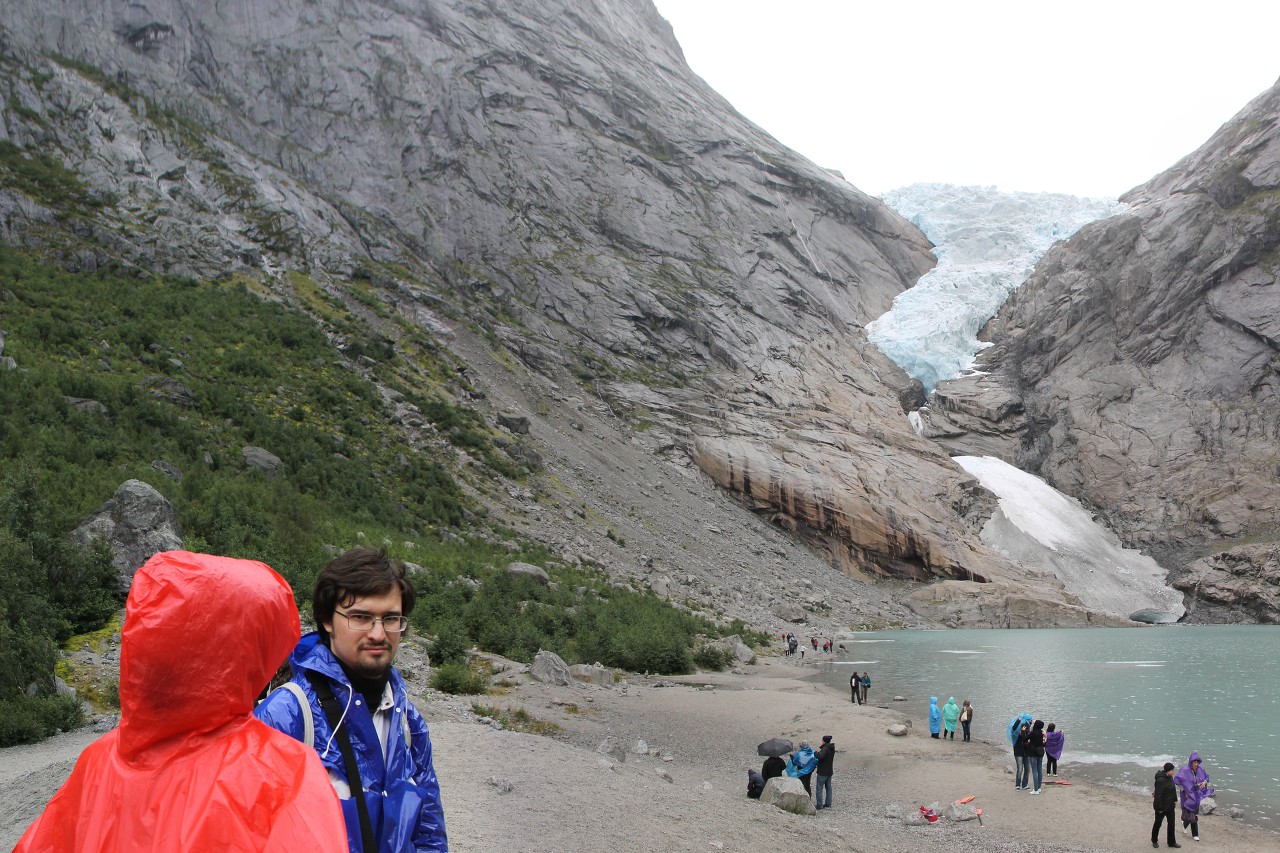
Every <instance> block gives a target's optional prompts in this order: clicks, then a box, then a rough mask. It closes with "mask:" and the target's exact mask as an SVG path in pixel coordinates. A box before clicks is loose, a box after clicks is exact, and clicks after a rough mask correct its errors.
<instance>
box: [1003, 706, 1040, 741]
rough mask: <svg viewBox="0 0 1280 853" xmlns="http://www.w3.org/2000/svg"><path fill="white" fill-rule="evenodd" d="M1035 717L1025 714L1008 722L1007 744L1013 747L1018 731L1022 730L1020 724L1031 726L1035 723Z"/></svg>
mask: <svg viewBox="0 0 1280 853" xmlns="http://www.w3.org/2000/svg"><path fill="white" fill-rule="evenodd" d="M1035 719H1036V718H1035V717H1033V716H1031V715H1030V714H1027V713H1022V714H1019V715H1018V716H1016V717H1014V718H1013V719H1012V720H1010V721H1009V744H1010V745H1011V746H1015V745H1017V743H1018V729H1020V728H1022V724H1023V723H1026V724H1027V725H1031V724H1032V723H1033V722H1035Z"/></svg>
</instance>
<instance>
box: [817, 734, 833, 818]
mask: <svg viewBox="0 0 1280 853" xmlns="http://www.w3.org/2000/svg"><path fill="white" fill-rule="evenodd" d="M835 762H836V747H835V744H833V743H832V742H831V735H823V736H822V746H820V747H818V769H817V770H815V771H814V772H815V773H816V774H817V775H818V792H817V794H816V795H815V797H814V798H815V799H816V800H817V803H816V805H817V807H818V808H819V809H823V808H827V809H829V808H831V774H832V772H833V770H834V768H835ZM824 790H825V791H826V792H827V801H826V804H825V805H824V804H823V802H822V792H823V791H824Z"/></svg>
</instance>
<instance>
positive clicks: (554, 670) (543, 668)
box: [529, 649, 573, 687]
mask: <svg viewBox="0 0 1280 853" xmlns="http://www.w3.org/2000/svg"><path fill="white" fill-rule="evenodd" d="M529 674H530V675H531V676H533V678H534V680H535V681H541V682H542V683H543V684H559V685H561V686H562V687H568V686H569V685H570V684H573V673H571V672H570V671H569V665H568V664H566V663H565V662H564V659H563V658H561V657H560V656H559V655H558V654H556V653H555V652H549V651H546V650H545V649H541V650H539V651H538V654H537V655H535V656H534V658H533V665H532V666H530V667H529Z"/></svg>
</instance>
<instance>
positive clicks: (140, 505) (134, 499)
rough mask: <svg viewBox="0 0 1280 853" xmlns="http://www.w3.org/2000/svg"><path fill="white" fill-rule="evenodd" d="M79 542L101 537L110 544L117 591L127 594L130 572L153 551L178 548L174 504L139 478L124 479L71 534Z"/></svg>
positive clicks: (180, 531)
mask: <svg viewBox="0 0 1280 853" xmlns="http://www.w3.org/2000/svg"><path fill="white" fill-rule="evenodd" d="M72 536H73V537H74V538H75V540H76V541H77V542H79V543H80V544H81V545H86V546H87V545H89V544H91V543H92V542H93V540H95V539H97V538H99V537H101V538H103V539H105V540H106V542H107V544H108V545H109V546H110V547H111V562H112V564H113V565H114V566H115V567H116V571H117V572H118V573H119V580H120V591H121V592H122V593H127V592H128V591H129V587H130V586H131V585H132V584H133V575H134V573H135V572H137V571H138V569H140V568H141V567H142V564H143V563H145V562H146V561H147V560H148V559H150V558H151V556H152V555H153V554H157V553H160V552H161V551H174V550H180V549H181V548H182V547H183V546H182V530H181V528H180V527H179V525H178V514H177V513H176V512H175V511H174V509H173V504H171V503H169V501H168V500H167V499H166V498H165V496H164V495H162V494H160V493H159V492H157V491H156V490H155V489H154V488H152V487H151V486H150V485H148V484H146V483H144V482H142V481H141V480H126V481H125V482H124V483H123V484H121V486H120V488H118V489H116V493H115V495H113V496H112V498H111V500H109V501H107V502H106V503H104V504H103V505H102V506H101V507H99V508H98V509H97V511H96V512H94V513H93V515H91V516H89V517H88V518H87V519H85V520H84V522H83V523H82V524H81V525H80V526H79V527H77V528H76V529H75V532H74V533H73V534H72Z"/></svg>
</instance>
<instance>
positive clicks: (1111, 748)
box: [820, 626, 1280, 830]
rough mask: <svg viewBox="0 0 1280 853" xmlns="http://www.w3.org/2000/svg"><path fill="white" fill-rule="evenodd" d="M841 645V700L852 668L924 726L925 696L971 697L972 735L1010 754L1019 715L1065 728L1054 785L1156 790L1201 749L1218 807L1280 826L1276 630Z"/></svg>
mask: <svg viewBox="0 0 1280 853" xmlns="http://www.w3.org/2000/svg"><path fill="white" fill-rule="evenodd" d="M842 642H843V643H844V644H845V645H844V649H843V651H841V650H839V649H837V651H836V653H835V654H833V655H829V656H828V655H821V656H820V659H824V660H825V661H829V662H830V663H824V666H825V667H827V668H829V670H830V672H829V673H828V674H827V678H828V679H830V682H831V683H832V684H834V685H835V686H836V687H837V688H839V689H841V690H842V691H846V695H847V691H848V689H849V675H850V674H851V673H852V672H853V670H855V669H856V670H858V671H859V672H861V671H862V670H864V669H865V670H867V671H869V672H870V673H871V697H870V698H871V699H872V700H873V701H874V702H875V703H876V704H886V703H887V704H889V705H891V706H895V707H903V703H896V704H895V703H892V702H890V701H889V700H891V699H892V697H893V696H895V695H901V696H905V697H906V698H907V700H908V701H907V702H906V703H905V708H904V710H905V711H906V712H907V714H908V715H909V716H910V717H911V718H912V720H913V721H914V722H915V724H916V726H917V727H919V726H921V725H923V726H925V727H926V728H927V725H928V717H929V715H928V710H929V697H930V696H937V697H938V705H939V707H941V706H942V705H943V704H944V703H945V702H946V701H947V697H948V696H954V697H955V700H956V704H957V705H959V704H961V702H962V700H964V699H968V700H969V701H971V702H972V703H973V705H974V707H975V709H976V712H975V717H974V723H973V737H974V738H977V739H980V740H987V741H992V742H998V743H1000V744H1002V745H1003V746H1004V747H1005V748H1009V741H1008V738H1007V736H1006V735H1005V731H1006V729H1007V727H1008V725H1009V722H1010V720H1012V719H1013V717H1014V716H1015V715H1016V714H1019V713H1021V712H1023V711H1025V712H1027V713H1030V714H1032V715H1034V716H1036V717H1038V718H1039V719H1042V720H1044V721H1045V722H1046V723H1050V722H1053V723H1057V724H1058V728H1059V729H1060V730H1062V731H1064V732H1065V733H1066V747H1065V749H1064V750H1063V753H1062V759H1061V761H1060V762H1059V774H1060V776H1059V778H1062V779H1064V780H1069V779H1072V778H1076V779H1087V780H1090V781H1095V782H1101V783H1104V784H1110V785H1115V786H1118V787H1122V788H1126V789H1131V790H1145V791H1148V792H1149V791H1150V790H1151V782H1152V777H1153V776H1154V775H1155V771H1156V769H1157V768H1158V767H1160V766H1161V765H1162V764H1163V763H1164V762H1165V761H1172V762H1174V763H1175V764H1177V765H1178V767H1181V766H1182V765H1183V764H1185V763H1186V760H1187V755H1188V754H1189V753H1190V752H1191V751H1192V750H1195V751H1197V752H1199V753H1200V756H1201V757H1202V758H1203V759H1204V766H1205V769H1206V770H1208V771H1209V774H1210V776H1211V778H1212V784H1213V786H1214V787H1215V788H1217V791H1218V793H1217V797H1216V799H1217V802H1218V805H1219V807H1220V808H1223V809H1225V808H1228V807H1230V806H1239V807H1240V808H1242V809H1243V810H1244V812H1245V820H1246V822H1248V823H1252V824H1255V825H1258V826H1263V827H1266V828H1269V829H1272V830H1280V698H1278V693H1280V627H1274V626H1165V627H1159V628H1147V629H1136V628H1085V629H1043V630H977V629H969V630H964V629H962V630H951V631H879V632H872V633H863V634H857V635H856V636H854V637H853V638H852V639H846V640H843V641H842ZM959 743H960V738H959V735H958V734H957V738H956V744H957V746H958V745H959ZM1010 755H1011V756H1012V749H1011V748H1010ZM1010 784H1012V782H1010Z"/></svg>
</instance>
